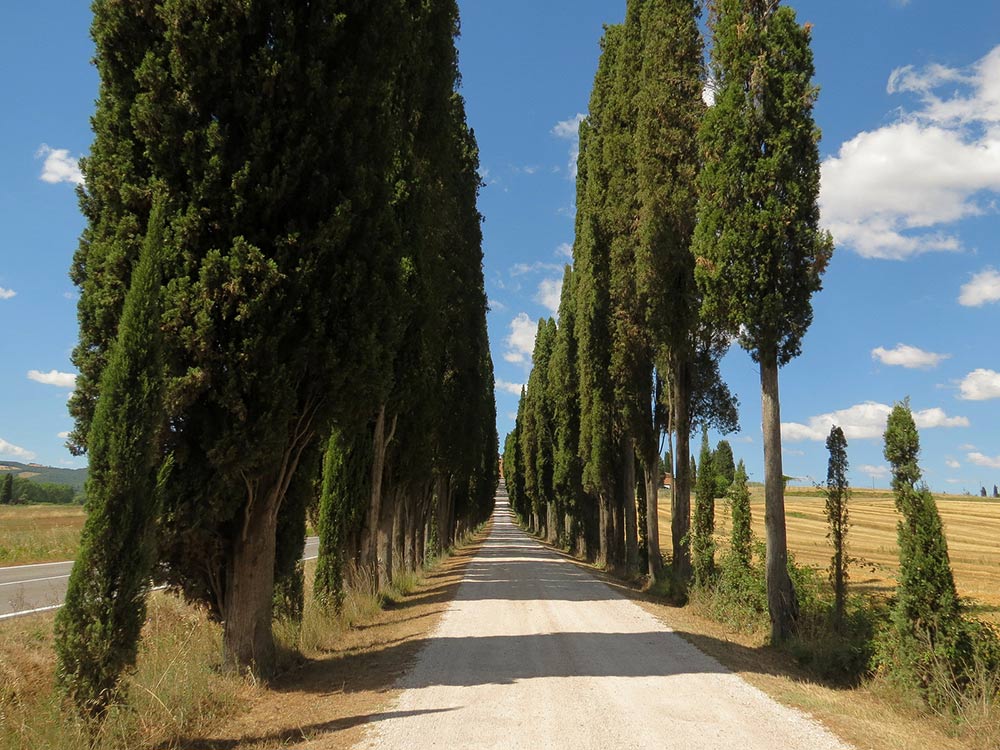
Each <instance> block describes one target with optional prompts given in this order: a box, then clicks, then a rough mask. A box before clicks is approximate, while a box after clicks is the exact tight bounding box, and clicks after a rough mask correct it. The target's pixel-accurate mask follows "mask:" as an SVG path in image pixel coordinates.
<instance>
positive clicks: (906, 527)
mask: <svg viewBox="0 0 1000 750" xmlns="http://www.w3.org/2000/svg"><path fill="white" fill-rule="evenodd" d="M919 456H920V438H919V435H918V434H917V428H916V425H915V424H914V421H913V415H912V414H911V413H910V405H909V400H908V399H907V400H905V401H903V402H902V403H897V404H896V405H895V406H894V407H893V410H892V412H891V413H890V414H889V420H888V422H887V424H886V428H885V457H886V460H887V461H888V462H889V464H890V467H891V471H892V490H893V492H894V494H895V496H896V509H897V510H898V511H899V512H900V513H901V514H902V516H903V518H902V520H901V521H900V522H899V525H898V538H899V573H898V578H897V580H898V584H897V588H896V601H895V604H894V605H893V609H892V626H893V631H894V635H895V639H896V642H895V646H896V647H895V649H894V651H895V653H894V654H893V658H894V659H895V660H896V661H898V665H897V666H898V667H899V669H900V670H901V671H902V672H903V673H904V675H906V677H907V679H908V680H909V681H910V682H912V683H914V684H915V685H916V686H917V687H920V688H921V689H924V690H926V689H927V688H928V687H929V686H930V683H931V680H932V670H933V661H934V660H935V659H943V660H944V662H945V663H946V664H947V665H949V667H950V668H951V669H954V670H955V672H956V673H958V672H959V671H960V667H961V664H960V657H961V656H962V654H961V653H960V650H961V648H962V646H961V643H960V639H961V636H962V619H961V614H960V609H959V601H958V594H957V592H956V590H955V580H954V577H953V575H952V571H951V563H950V561H949V559H948V544H947V541H946V540H945V536H944V529H943V527H942V525H941V516H940V515H939V514H938V510H937V504H936V503H935V502H934V497H933V496H932V495H931V492H930V490H929V489H927V486H926V485H924V484H922V483H921V471H920V467H919V465H918V459H919Z"/></svg>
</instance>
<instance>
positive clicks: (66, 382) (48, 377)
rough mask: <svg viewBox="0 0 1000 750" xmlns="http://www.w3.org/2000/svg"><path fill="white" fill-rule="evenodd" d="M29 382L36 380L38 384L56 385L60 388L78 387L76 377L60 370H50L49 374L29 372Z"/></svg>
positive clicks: (36, 371) (37, 371)
mask: <svg viewBox="0 0 1000 750" xmlns="http://www.w3.org/2000/svg"><path fill="white" fill-rule="evenodd" d="M28 380H34V381H35V382H36V383H44V384H45V385H54V386H57V387H59V388H75V387H76V375H74V374H73V373H70V372H59V371H58V370H50V371H49V372H40V371H39V370H28Z"/></svg>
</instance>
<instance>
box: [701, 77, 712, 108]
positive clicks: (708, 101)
mask: <svg viewBox="0 0 1000 750" xmlns="http://www.w3.org/2000/svg"><path fill="white" fill-rule="evenodd" d="M701 100H702V101H703V102H705V106H706V107H714V106H715V79H714V78H711V77H709V78H708V79H707V80H706V81H705V86H704V87H703V88H702V90H701Z"/></svg>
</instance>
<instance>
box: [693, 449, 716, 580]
mask: <svg viewBox="0 0 1000 750" xmlns="http://www.w3.org/2000/svg"><path fill="white" fill-rule="evenodd" d="M715 489H716V482H715V471H714V468H713V466H712V449H711V448H709V445H708V432H707V431H705V432H702V434H701V455H700V456H699V466H698V479H697V484H696V486H695V506H694V540H693V544H692V552H693V562H694V580H695V583H696V584H697V585H699V586H706V585H708V584H709V583H710V582H711V581H712V578H713V577H714V575H715V536H714V534H715Z"/></svg>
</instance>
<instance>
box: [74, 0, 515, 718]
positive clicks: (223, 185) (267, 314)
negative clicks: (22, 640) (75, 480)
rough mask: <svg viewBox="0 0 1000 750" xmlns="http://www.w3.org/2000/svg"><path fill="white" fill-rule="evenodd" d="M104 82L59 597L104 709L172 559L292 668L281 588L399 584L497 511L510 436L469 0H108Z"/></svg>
mask: <svg viewBox="0 0 1000 750" xmlns="http://www.w3.org/2000/svg"><path fill="white" fill-rule="evenodd" d="M93 8H94V22H93V27H92V34H93V37H94V41H95V44H96V56H95V60H96V65H97V68H98V72H99V74H100V94H99V98H98V101H97V109H96V112H95V115H94V117H93V127H94V131H95V140H94V143H93V146H92V149H91V153H90V156H89V157H88V158H86V159H85V160H83V164H82V169H83V172H84V175H85V177H86V186H85V187H84V188H82V189H81V191H80V201H81V206H82V209H83V212H84V214H85V216H86V219H87V226H86V228H85V230H84V233H83V236H82V238H81V242H80V247H79V250H78V251H77V253H76V256H75V258H74V262H73V268H72V278H73V280H74V281H75V283H76V284H77V285H78V286H79V287H80V290H81V297H80V303H79V317H80V343H79V346H78V347H77V348H76V350H75V352H74V363H75V364H76V365H77V367H78V368H79V372H80V375H79V379H78V381H77V390H76V392H75V393H74V395H73V397H72V399H71V402H70V410H71V412H72V414H73V416H74V417H75V419H76V427H75V430H74V432H73V433H72V436H71V443H72V446H73V447H74V449H75V451H77V452H78V453H82V452H87V453H88V454H89V456H90V466H91V474H90V480H89V484H88V487H87V495H88V501H87V510H88V517H87V522H86V526H85V530H84V537H83V544H82V552H81V556H80V558H79V559H78V561H77V564H76V566H75V568H74V572H73V575H72V577H71V580H70V588H69V594H68V597H67V606H66V607H65V608H64V609H63V610H62V611H61V612H60V615H59V617H58V620H57V635H58V639H57V648H58V652H59V664H60V675H61V679H62V681H63V684H64V685H65V687H66V688H67V689H68V691H69V692H70V694H71V695H72V696H73V697H74V698H75V699H76V701H77V703H78V705H80V706H81V707H82V708H83V709H84V710H86V711H88V712H90V713H92V714H99V713H100V712H101V711H102V710H103V709H104V707H105V706H107V705H108V703H109V701H111V700H113V698H114V694H115V691H116V689H117V685H118V680H119V677H120V674H121V672H122V670H123V669H124V668H126V667H127V666H128V665H129V664H130V663H132V662H133V661H134V658H135V653H136V642H137V638H138V635H139V630H140V628H141V626H142V622H143V620H144V601H145V595H146V592H147V591H148V588H149V584H150V580H151V578H153V579H155V580H157V581H162V582H164V583H167V584H169V585H171V586H172V587H175V588H177V589H179V590H180V591H182V592H183V594H184V595H185V596H186V597H187V598H188V599H189V600H192V601H195V602H199V603H201V604H203V605H205V606H206V607H207V608H208V610H209V611H210V612H211V613H212V614H213V615H214V616H215V617H216V618H218V619H219V620H220V621H222V622H223V623H224V636H223V660H224V664H225V665H226V667H227V668H230V669H236V670H240V671H243V670H252V671H253V672H255V673H257V674H260V675H267V674H269V673H270V672H271V671H272V669H273V665H274V641H273V637H272V630H271V624H272V617H273V615H274V607H275V602H276V601H277V602H278V603H279V605H280V607H281V608H282V610H284V611H285V612H286V613H290V614H293V615H294V614H295V613H296V612H298V613H300V612H301V606H302V590H303V585H302V580H301V577H302V568H301V565H300V562H299V560H300V558H301V554H302V547H303V543H304V537H305V527H306V516H307V512H308V511H309V509H310V507H313V508H315V510H316V516H317V517H318V519H319V528H320V533H321V553H320V561H319V572H318V576H317V592H318V593H319V595H320V596H321V597H322V598H323V599H324V600H325V601H330V600H336V598H337V596H338V592H339V591H340V590H341V587H342V581H343V575H344V572H343V571H344V569H345V564H346V563H348V562H352V561H353V562H356V563H357V564H358V565H359V566H367V567H370V568H372V569H373V570H376V571H378V572H377V578H378V580H379V581H380V583H382V584H385V583H388V582H389V581H390V580H391V577H392V576H393V574H394V572H395V571H396V570H399V569H400V568H402V567H404V566H405V567H408V568H411V569H412V568H415V567H416V566H417V565H419V564H420V563H421V562H422V560H423V558H424V556H425V555H426V554H427V553H428V552H429V551H430V550H429V549H428V547H427V543H426V542H427V541H428V540H429V541H431V542H432V543H433V544H437V545H438V546H442V545H447V544H448V543H449V542H450V540H451V539H453V538H454V536H455V535H456V533H458V532H459V531H461V530H462V529H463V528H466V527H469V526H471V525H473V524H475V523H477V522H478V521H480V520H482V519H484V518H485V517H486V516H487V515H488V514H489V512H490V509H491V507H492V498H493V489H494V485H495V481H496V451H497V438H496V428H495V405H494V401H493V371H492V362H491V359H490V353H489V347H488V341H487V334H486V297H485V292H484V286H483V274H482V251H481V239H482V237H481V229H480V221H481V217H480V215H479V213H478V211H477V209H476V200H477V193H478V189H479V184H480V180H479V177H478V172H477V168H478V152H477V147H476V142H475V138H474V135H473V133H472V131H471V130H470V129H469V127H468V126H467V124H466V120H465V110H464V102H463V100H462V98H461V96H460V95H459V94H458V93H457V88H458V85H459V75H458V64H457V53H456V49H455V36H456V34H457V33H458V10H457V6H456V4H455V2H454V0H435V1H434V2H431V1H430V0H365V1H364V2H360V1H359V0H318V1H317V2H310V3H301V2H298V1H297V0H255V1H254V2H251V3H235V4H233V3H229V4H221V5H220V4H218V3H215V2H212V1H211V0H169V1H168V2H164V3H157V4H151V3H125V4H123V3H119V2H113V1H112V0H96V2H95V3H94V6H93Z"/></svg>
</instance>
